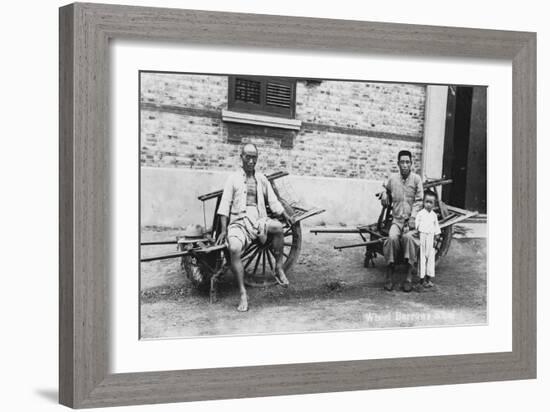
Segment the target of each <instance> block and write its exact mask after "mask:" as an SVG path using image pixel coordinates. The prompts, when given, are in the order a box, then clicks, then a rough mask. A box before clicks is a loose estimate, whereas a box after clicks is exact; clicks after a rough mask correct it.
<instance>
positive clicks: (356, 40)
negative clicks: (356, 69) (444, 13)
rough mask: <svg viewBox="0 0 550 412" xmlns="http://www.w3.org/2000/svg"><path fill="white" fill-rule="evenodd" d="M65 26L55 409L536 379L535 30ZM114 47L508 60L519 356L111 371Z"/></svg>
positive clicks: (90, 18)
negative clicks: (184, 45)
mask: <svg viewBox="0 0 550 412" xmlns="http://www.w3.org/2000/svg"><path fill="white" fill-rule="evenodd" d="M59 29H60V36H59V39H60V44H59V56H60V57H59V58H60V73H59V75H60V91H59V93H60V108H59V109H60V110H59V113H60V114H59V125H60V146H59V150H60V152H59V157H60V167H59V169H60V177H59V179H60V180H59V186H60V199H59V201H60V211H59V213H60V215H59V216H60V227H59V232H60V233H59V235H60V245H59V265H60V271H59V281H60V291H59V400H60V403H62V404H64V405H66V406H69V407H73V408H88V407H104V406H117V405H133V404H134V405H135V404H146V403H164V402H182V401H198V400H213V399H225V398H245V397H259V396H276V395H292V394H306V393H320V392H336V391H351V390H365V389H378V388H390V387H392V388H397V387H407V386H421V385H440V384H456V383H467V382H485V381H500V380H512V379H531V378H535V377H536V346H537V345H536V34H535V33H529V32H511V31H498V30H481V29H467V28H454V27H434V26H418V25H408V24H393V23H371V22H360V21H344V20H330V19H316V18H303V17H288V16H272V15H256V14H241V13H225V12H210V11H194V10H179V9H163V8H148V7H134V6H119V5H104V4H87V3H75V4H71V5H67V6H64V7H62V8H60V14H59ZM119 38H120V39H137V40H155V41H178V42H189V43H192V44H196V45H224V46H244V47H262V48H273V49H281V48H285V49H288V48H292V49H295V50H298V51H299V50H305V49H310V50H311V49H313V50H318V51H319V50H327V51H330V50H336V51H339V52H349V53H364V52H370V53H372V52H376V53H383V54H393V55H399V54H407V55H429V56H434V57H459V58H460V57H464V58H495V59H504V60H506V61H510V62H511V63H512V72H513V83H512V87H513V119H512V133H513V145H514V151H513V165H512V167H513V181H512V186H513V199H512V210H513V221H512V222H511V224H512V236H513V256H512V272H513V275H512V278H513V282H512V288H513V292H512V293H513V297H512V312H513V313H512V319H513V323H512V331H513V332H512V335H513V336H512V351H510V352H499V353H477V354H465V355H445V356H428V357H414V358H394V359H371V360H367V359H365V360H357V361H337V362H318V363H305V364H304V363H300V364H289V365H268V366H247V367H228V368H210V369H194V370H180V371H159V372H142V373H123V374H111V373H109V361H110V353H109V344H108V339H107V336H108V316H109V313H108V306H109V305H108V303H109V301H108V299H109V293H108V289H109V284H108V276H107V268H108V249H107V248H108V244H109V242H108V241H107V240H108V239H107V230H106V228H108V226H109V224H110V221H109V216H108V214H107V213H106V210H107V206H108V189H109V187H108V185H109V182H108V165H109V144H108V143H109V128H108V124H109V41H110V40H112V39H119ZM501 224H509V223H507V222H501Z"/></svg>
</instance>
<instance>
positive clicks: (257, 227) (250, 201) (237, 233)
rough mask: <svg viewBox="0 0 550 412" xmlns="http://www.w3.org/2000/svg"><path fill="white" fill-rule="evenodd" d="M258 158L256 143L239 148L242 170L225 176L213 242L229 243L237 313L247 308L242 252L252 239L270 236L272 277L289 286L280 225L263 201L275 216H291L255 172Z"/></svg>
mask: <svg viewBox="0 0 550 412" xmlns="http://www.w3.org/2000/svg"><path fill="white" fill-rule="evenodd" d="M257 160H258V149H257V148H256V146H255V145H253V144H251V143H249V144H245V145H244V146H243V147H242V150H241V161H242V169H240V170H239V171H238V172H235V173H233V174H231V175H230V176H229V178H228V179H227V182H226V184H225V186H224V189H223V194H222V198H221V200H220V205H219V207H218V212H217V213H218V215H220V224H221V228H220V233H219V235H218V239H217V241H216V243H217V244H223V243H225V242H227V244H228V247H229V255H230V259H231V270H232V271H233V274H234V275H235V277H236V278H237V283H238V286H239V291H240V302H239V306H238V307H237V310H238V311H240V312H244V311H247V310H248V297H247V294H246V288H245V286H244V267H243V263H242V260H241V253H242V251H243V250H244V249H245V248H246V247H248V246H249V245H250V243H252V242H253V241H255V240H258V241H259V242H261V243H265V242H266V241H267V236H268V235H271V237H272V251H273V255H274V256H275V277H276V279H277V281H278V282H279V284H280V285H282V286H284V287H288V279H287V278H286V276H285V273H284V271H283V257H284V256H283V247H284V235H283V225H282V224H281V222H279V221H278V220H273V219H269V218H268V217H267V212H266V207H265V206H266V205H265V203H266V201H267V203H268V205H269V207H270V209H271V211H272V212H273V213H275V214H276V215H282V216H283V218H284V219H285V220H286V221H287V222H288V223H289V224H292V218H291V217H290V216H289V215H288V214H287V213H286V211H285V209H284V207H283V205H281V202H279V199H278V198H277V195H275V192H274V191H273V188H272V187H271V183H270V182H269V181H268V180H267V178H266V177H265V176H264V175H263V174H261V173H257V172H256V171H255V167H256V162H257ZM229 217H231V221H230V222H228V221H229ZM228 223H229V225H228Z"/></svg>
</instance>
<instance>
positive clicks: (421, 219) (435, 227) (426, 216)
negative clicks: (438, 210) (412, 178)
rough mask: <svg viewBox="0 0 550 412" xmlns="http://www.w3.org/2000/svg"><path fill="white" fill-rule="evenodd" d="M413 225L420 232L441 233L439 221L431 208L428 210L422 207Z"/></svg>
mask: <svg viewBox="0 0 550 412" xmlns="http://www.w3.org/2000/svg"><path fill="white" fill-rule="evenodd" d="M414 225H415V228H416V230H418V231H419V232H420V233H429V234H434V235H439V234H440V233H441V229H440V228H439V222H438V221H437V215H436V214H435V212H434V211H433V210H432V211H431V212H428V211H427V210H426V209H422V210H421V211H420V212H418V214H417V215H416V220H415V222H414Z"/></svg>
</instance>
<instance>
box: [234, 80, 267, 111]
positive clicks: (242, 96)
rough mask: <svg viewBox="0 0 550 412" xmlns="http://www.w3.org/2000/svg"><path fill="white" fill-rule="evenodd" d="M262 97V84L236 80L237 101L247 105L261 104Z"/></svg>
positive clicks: (253, 81)
mask: <svg viewBox="0 0 550 412" xmlns="http://www.w3.org/2000/svg"><path fill="white" fill-rule="evenodd" d="M261 95H262V84H261V83H260V82H257V81H255V80H250V79H243V78H240V77H237V78H236V79H235V100H239V101H241V102H245V103H254V104H260V102H261Z"/></svg>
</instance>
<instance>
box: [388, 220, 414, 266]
mask: <svg viewBox="0 0 550 412" xmlns="http://www.w3.org/2000/svg"><path fill="white" fill-rule="evenodd" d="M411 232H412V231H408V232H406V233H403V224H402V223H401V224H400V223H396V222H394V223H393V224H392V225H391V227H390V233H389V235H388V238H387V239H386V240H385V241H384V245H383V250H384V257H385V258H386V263H395V262H396V260H398V256H401V257H403V258H404V259H407V261H408V262H409V263H410V264H411V265H412V264H414V263H415V262H416V254H417V252H418V240H417V239H415V238H414V237H413V235H412V233H411Z"/></svg>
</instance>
